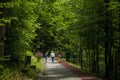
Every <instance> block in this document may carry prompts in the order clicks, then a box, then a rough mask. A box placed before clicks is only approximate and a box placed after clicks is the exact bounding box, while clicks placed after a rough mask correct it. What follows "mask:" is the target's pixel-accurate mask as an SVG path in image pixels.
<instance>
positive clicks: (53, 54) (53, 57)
mask: <svg viewBox="0 0 120 80" xmlns="http://www.w3.org/2000/svg"><path fill="white" fill-rule="evenodd" d="M50 56H51V58H52V62H53V63H54V60H55V53H54V51H53V50H52V51H51V55H50Z"/></svg>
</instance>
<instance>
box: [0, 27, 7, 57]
mask: <svg viewBox="0 0 120 80" xmlns="http://www.w3.org/2000/svg"><path fill="white" fill-rule="evenodd" d="M5 28H6V27H5V26H0V57H1V56H3V55H4V47H5V45H4V41H5Z"/></svg>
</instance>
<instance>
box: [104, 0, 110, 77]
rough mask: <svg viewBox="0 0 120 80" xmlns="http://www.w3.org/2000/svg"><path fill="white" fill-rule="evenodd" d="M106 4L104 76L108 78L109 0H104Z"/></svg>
mask: <svg viewBox="0 0 120 80" xmlns="http://www.w3.org/2000/svg"><path fill="white" fill-rule="evenodd" d="M104 2H105V4H106V6H105V11H106V13H105V17H106V21H105V37H106V40H105V76H106V78H109V77H110V74H109V56H110V52H109V44H110V43H109V37H108V36H109V13H108V8H109V6H108V3H109V0H104Z"/></svg>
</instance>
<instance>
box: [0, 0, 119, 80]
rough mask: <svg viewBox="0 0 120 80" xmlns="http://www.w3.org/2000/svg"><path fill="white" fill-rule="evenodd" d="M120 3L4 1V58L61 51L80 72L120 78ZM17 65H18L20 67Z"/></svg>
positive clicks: (0, 15) (0, 4)
mask: <svg viewBox="0 0 120 80" xmlns="http://www.w3.org/2000/svg"><path fill="white" fill-rule="evenodd" d="M119 20H120V2H119V0H24V1H23V0H17V1H16V0H12V1H11V0H1V1H0V55H1V56H2V55H10V56H11V57H10V58H11V59H10V63H13V64H12V65H14V64H15V63H16V62H15V61H18V62H21V61H22V60H24V55H25V54H26V51H28V50H29V51H31V50H32V49H33V48H36V46H38V45H40V47H41V49H42V51H43V52H44V51H46V50H48V49H49V50H51V49H55V50H61V51H62V52H63V53H66V52H68V53H69V55H71V56H70V57H71V59H70V62H73V63H74V64H78V65H79V66H80V68H81V69H82V70H85V71H89V72H92V73H96V74H99V75H101V76H105V77H106V78H108V79H109V80H119V79H120V77H119V74H120V66H119V65H120V60H119V58H120V55H119V54H120V51H119V50H120V22H119ZM17 64H18V63H17Z"/></svg>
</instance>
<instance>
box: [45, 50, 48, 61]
mask: <svg viewBox="0 0 120 80" xmlns="http://www.w3.org/2000/svg"><path fill="white" fill-rule="evenodd" d="M47 61H48V51H47V52H46V53H45V62H46V63H47Z"/></svg>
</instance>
